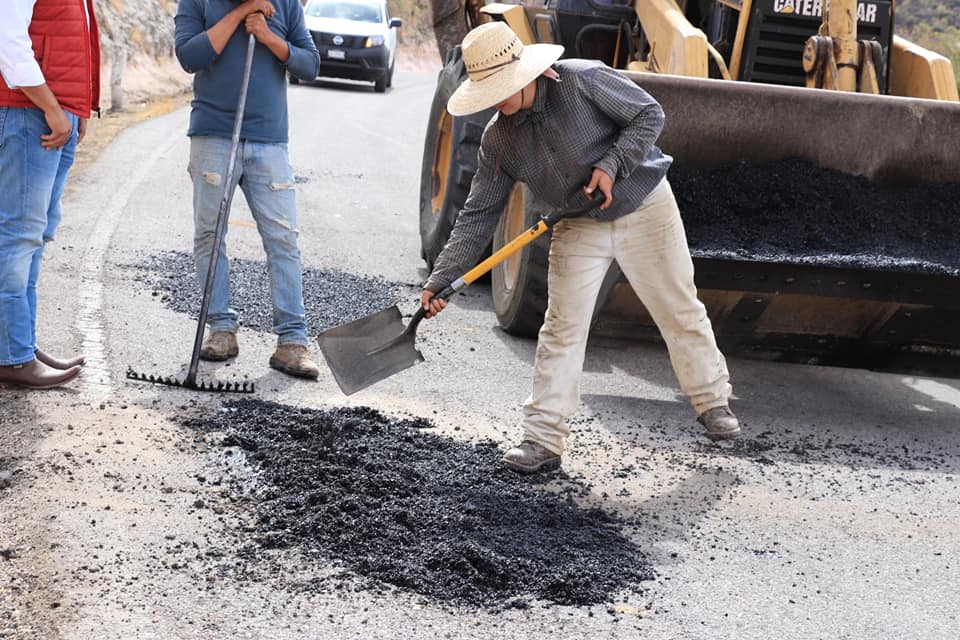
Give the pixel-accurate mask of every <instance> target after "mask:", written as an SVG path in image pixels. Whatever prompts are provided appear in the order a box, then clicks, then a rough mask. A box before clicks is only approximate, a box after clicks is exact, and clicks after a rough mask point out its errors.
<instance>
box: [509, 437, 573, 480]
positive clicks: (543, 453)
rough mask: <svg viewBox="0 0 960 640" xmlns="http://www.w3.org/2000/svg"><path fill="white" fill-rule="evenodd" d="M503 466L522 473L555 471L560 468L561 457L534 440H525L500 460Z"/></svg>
mask: <svg viewBox="0 0 960 640" xmlns="http://www.w3.org/2000/svg"><path fill="white" fill-rule="evenodd" d="M500 461H501V462H503V466H505V467H507V468H508V469H512V470H514V471H519V472H520V473H536V472H537V471H553V470H555V469H559V468H560V456H559V455H557V454H556V453H554V452H553V451H550V449H547V448H546V447H545V446H543V445H542V444H538V443H536V442H534V441H533V440H524V441H523V442H521V443H520V444H518V445H517V446H515V447H513V448H512V449H510V450H509V451H507V452H506V453H505V454H503V458H501V459H500Z"/></svg>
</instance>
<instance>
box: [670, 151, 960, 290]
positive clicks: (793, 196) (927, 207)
mask: <svg viewBox="0 0 960 640" xmlns="http://www.w3.org/2000/svg"><path fill="white" fill-rule="evenodd" d="M669 177H670V182H671V185H672V186H673V189H674V193H675V194H676V197H677V203H678V204H679V206H680V212H681V214H682V216H683V219H684V224H685V227H686V231H687V238H688V241H689V244H690V247H691V249H692V250H693V251H694V253H695V254H696V255H706V256H711V255H728V254H736V255H738V256H740V257H742V258H744V259H753V258H760V259H764V258H766V259H769V258H775V259H781V258H782V259H784V260H785V261H797V262H801V263H808V262H815V263H823V262H828V263H830V262H836V263H839V264H845V265H849V266H854V267H866V268H879V269H889V270H908V271H922V272H928V273H946V274H951V275H957V274H960V249H958V247H960V224H958V222H960V183H940V184H936V183H924V184H918V185H912V186H878V185H875V184H873V183H871V182H870V181H868V180H867V179H866V178H863V177H858V176H851V175H849V174H845V173H842V172H839V171H832V170H828V169H820V168H818V167H816V166H814V165H813V164H811V163H810V162H807V161H803V160H796V159H793V160H784V161H780V162H773V163H768V164H759V165H758V164H751V163H747V162H738V163H730V164H725V165H720V166H717V167H711V168H696V169H694V168H691V167H684V166H681V165H679V164H674V165H673V167H672V168H671V169H670V173H669Z"/></svg>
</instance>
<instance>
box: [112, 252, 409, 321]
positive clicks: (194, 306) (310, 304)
mask: <svg viewBox="0 0 960 640" xmlns="http://www.w3.org/2000/svg"><path fill="white" fill-rule="evenodd" d="M130 266H132V267H133V268H135V269H137V270H138V271H140V273H139V274H138V275H137V280H139V281H141V282H144V283H146V284H147V285H148V286H150V287H151V288H152V289H153V295H154V296H157V297H160V299H161V300H162V302H163V304H164V305H165V306H166V307H167V308H168V309H171V310H173V311H176V312H177V313H186V314H188V315H190V317H193V318H196V317H197V315H198V314H199V313H200V301H201V297H202V295H203V291H202V289H201V286H200V285H199V284H198V283H197V278H196V275H195V273H194V263H193V256H191V255H190V254H187V253H183V252H181V251H167V252H164V253H160V254H157V255H152V256H148V257H147V258H146V259H145V260H144V261H143V262H142V263H140V264H135V265H130ZM230 284H231V294H232V300H231V306H232V308H233V309H235V310H236V311H237V312H238V313H239V315H240V325H241V326H243V327H246V328H248V329H254V330H256V331H267V332H269V331H272V330H273V319H272V314H273V306H272V303H271V301H270V280H269V276H268V274H267V265H266V263H265V262H262V261H254V260H243V259H239V258H231V259H230ZM402 286H403V285H401V284H399V283H396V282H388V281H387V280H384V279H382V278H368V277H363V276H357V275H353V274H350V273H346V272H343V271H337V270H333V269H305V270H304V272H303V301H304V307H305V308H306V316H307V328H308V333H309V334H310V335H315V334H317V333H319V332H321V331H324V330H326V329H329V328H331V327H335V326H337V325H340V324H343V323H344V322H350V321H351V320H356V319H358V318H362V317H364V316H367V315H370V314H372V313H376V312H377V311H380V310H381V309H385V308H387V307H389V306H391V305H393V304H395V303H396V302H397V300H398V299H399V291H400V290H401V287H402Z"/></svg>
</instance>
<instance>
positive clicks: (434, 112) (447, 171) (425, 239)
mask: <svg viewBox="0 0 960 640" xmlns="http://www.w3.org/2000/svg"><path fill="white" fill-rule="evenodd" d="M466 77H467V74H466V70H465V69H464V67H463V59H462V58H461V56H460V48H459V47H456V48H455V49H454V50H453V51H451V55H450V60H449V61H448V63H447V65H446V66H445V67H444V68H443V70H441V71H440V75H439V76H438V78H437V88H436V92H435V93H434V96H433V104H432V106H431V107H430V120H429V122H428V123H427V135H426V140H425V142H424V147H423V164H422V166H421V170H420V256H421V257H422V258H423V259H424V260H425V261H426V263H427V268H429V269H433V264H434V262H435V261H436V259H437V256H438V255H440V251H441V250H442V249H443V247H444V245H445V244H446V243H447V238H449V237H450V230H451V229H453V223H454V222H455V221H456V219H457V215H458V214H459V213H460V209H461V208H463V204H464V202H466V200H467V194H468V193H469V192H470V183H471V181H472V180H473V174H475V173H476V172H477V154H478V152H479V151H480V137H481V135H483V129H484V127H485V126H486V125H487V122H489V121H490V117H491V116H492V114H493V109H488V110H486V111H483V112H481V113H477V114H473V115H469V116H464V117H456V118H455V117H453V116H451V115H450V114H449V113H447V100H448V99H449V98H450V96H451V95H452V94H453V92H454V91H455V90H456V88H457V87H459V86H460V84H461V83H462V82H463V81H464V80H465V79H466Z"/></svg>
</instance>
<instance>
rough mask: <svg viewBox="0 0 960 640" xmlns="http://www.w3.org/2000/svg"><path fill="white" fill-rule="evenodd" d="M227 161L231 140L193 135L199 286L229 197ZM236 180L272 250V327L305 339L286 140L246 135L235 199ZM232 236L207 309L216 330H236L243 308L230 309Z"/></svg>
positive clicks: (283, 336) (285, 336) (284, 337)
mask: <svg viewBox="0 0 960 640" xmlns="http://www.w3.org/2000/svg"><path fill="white" fill-rule="evenodd" d="M229 159H230V140H229V139H227V138H219V137H213V136H193V137H192V138H191V139H190V166H189V168H188V170H189V173H190V178H191V179H192V180H193V222H194V237H193V255H194V260H195V261H196V267H197V278H198V279H199V282H200V287H201V288H202V287H203V286H204V284H205V283H206V279H207V269H208V268H209V265H210V257H211V255H212V253H213V243H214V241H215V239H216V229H217V213H218V212H219V209H220V200H221V199H222V197H223V187H224V180H226V175H227V162H228V161H229ZM237 185H239V186H240V189H241V190H242V191H243V195H244V197H245V198H246V199H247V204H248V205H249V207H250V211H251V213H253V219H254V221H256V223H257V231H258V232H259V233H260V240H261V241H262V243H263V249H264V251H265V252H266V254H267V270H268V272H269V275H270V294H271V298H272V300H273V330H274V332H275V333H276V334H277V337H278V340H277V341H278V342H279V343H281V344H303V345H306V344H307V343H308V341H307V324H306V319H305V312H304V308H303V272H302V267H301V263H300V249H299V248H298V247H297V236H298V234H299V231H298V230H297V203H296V191H295V189H294V178H293V168H292V167H291V166H290V160H289V157H288V156H287V145H286V144H280V143H274V144H263V143H256V142H249V141H241V142H240V147H239V149H238V151H237V162H236V166H235V168H234V175H233V184H231V185H229V190H228V194H229V199H230V200H232V199H233V193H234V191H235V190H236V187H237ZM226 236H227V233H226V232H224V237H223V240H222V241H221V244H220V255H219V259H218V260H217V266H216V273H215V275H214V280H213V291H212V292H211V296H210V309H209V312H208V315H207V324H208V326H209V328H210V331H211V332H212V331H236V330H237V312H236V311H234V310H233V309H232V308H230V274H229V266H228V261H227V252H226Z"/></svg>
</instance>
